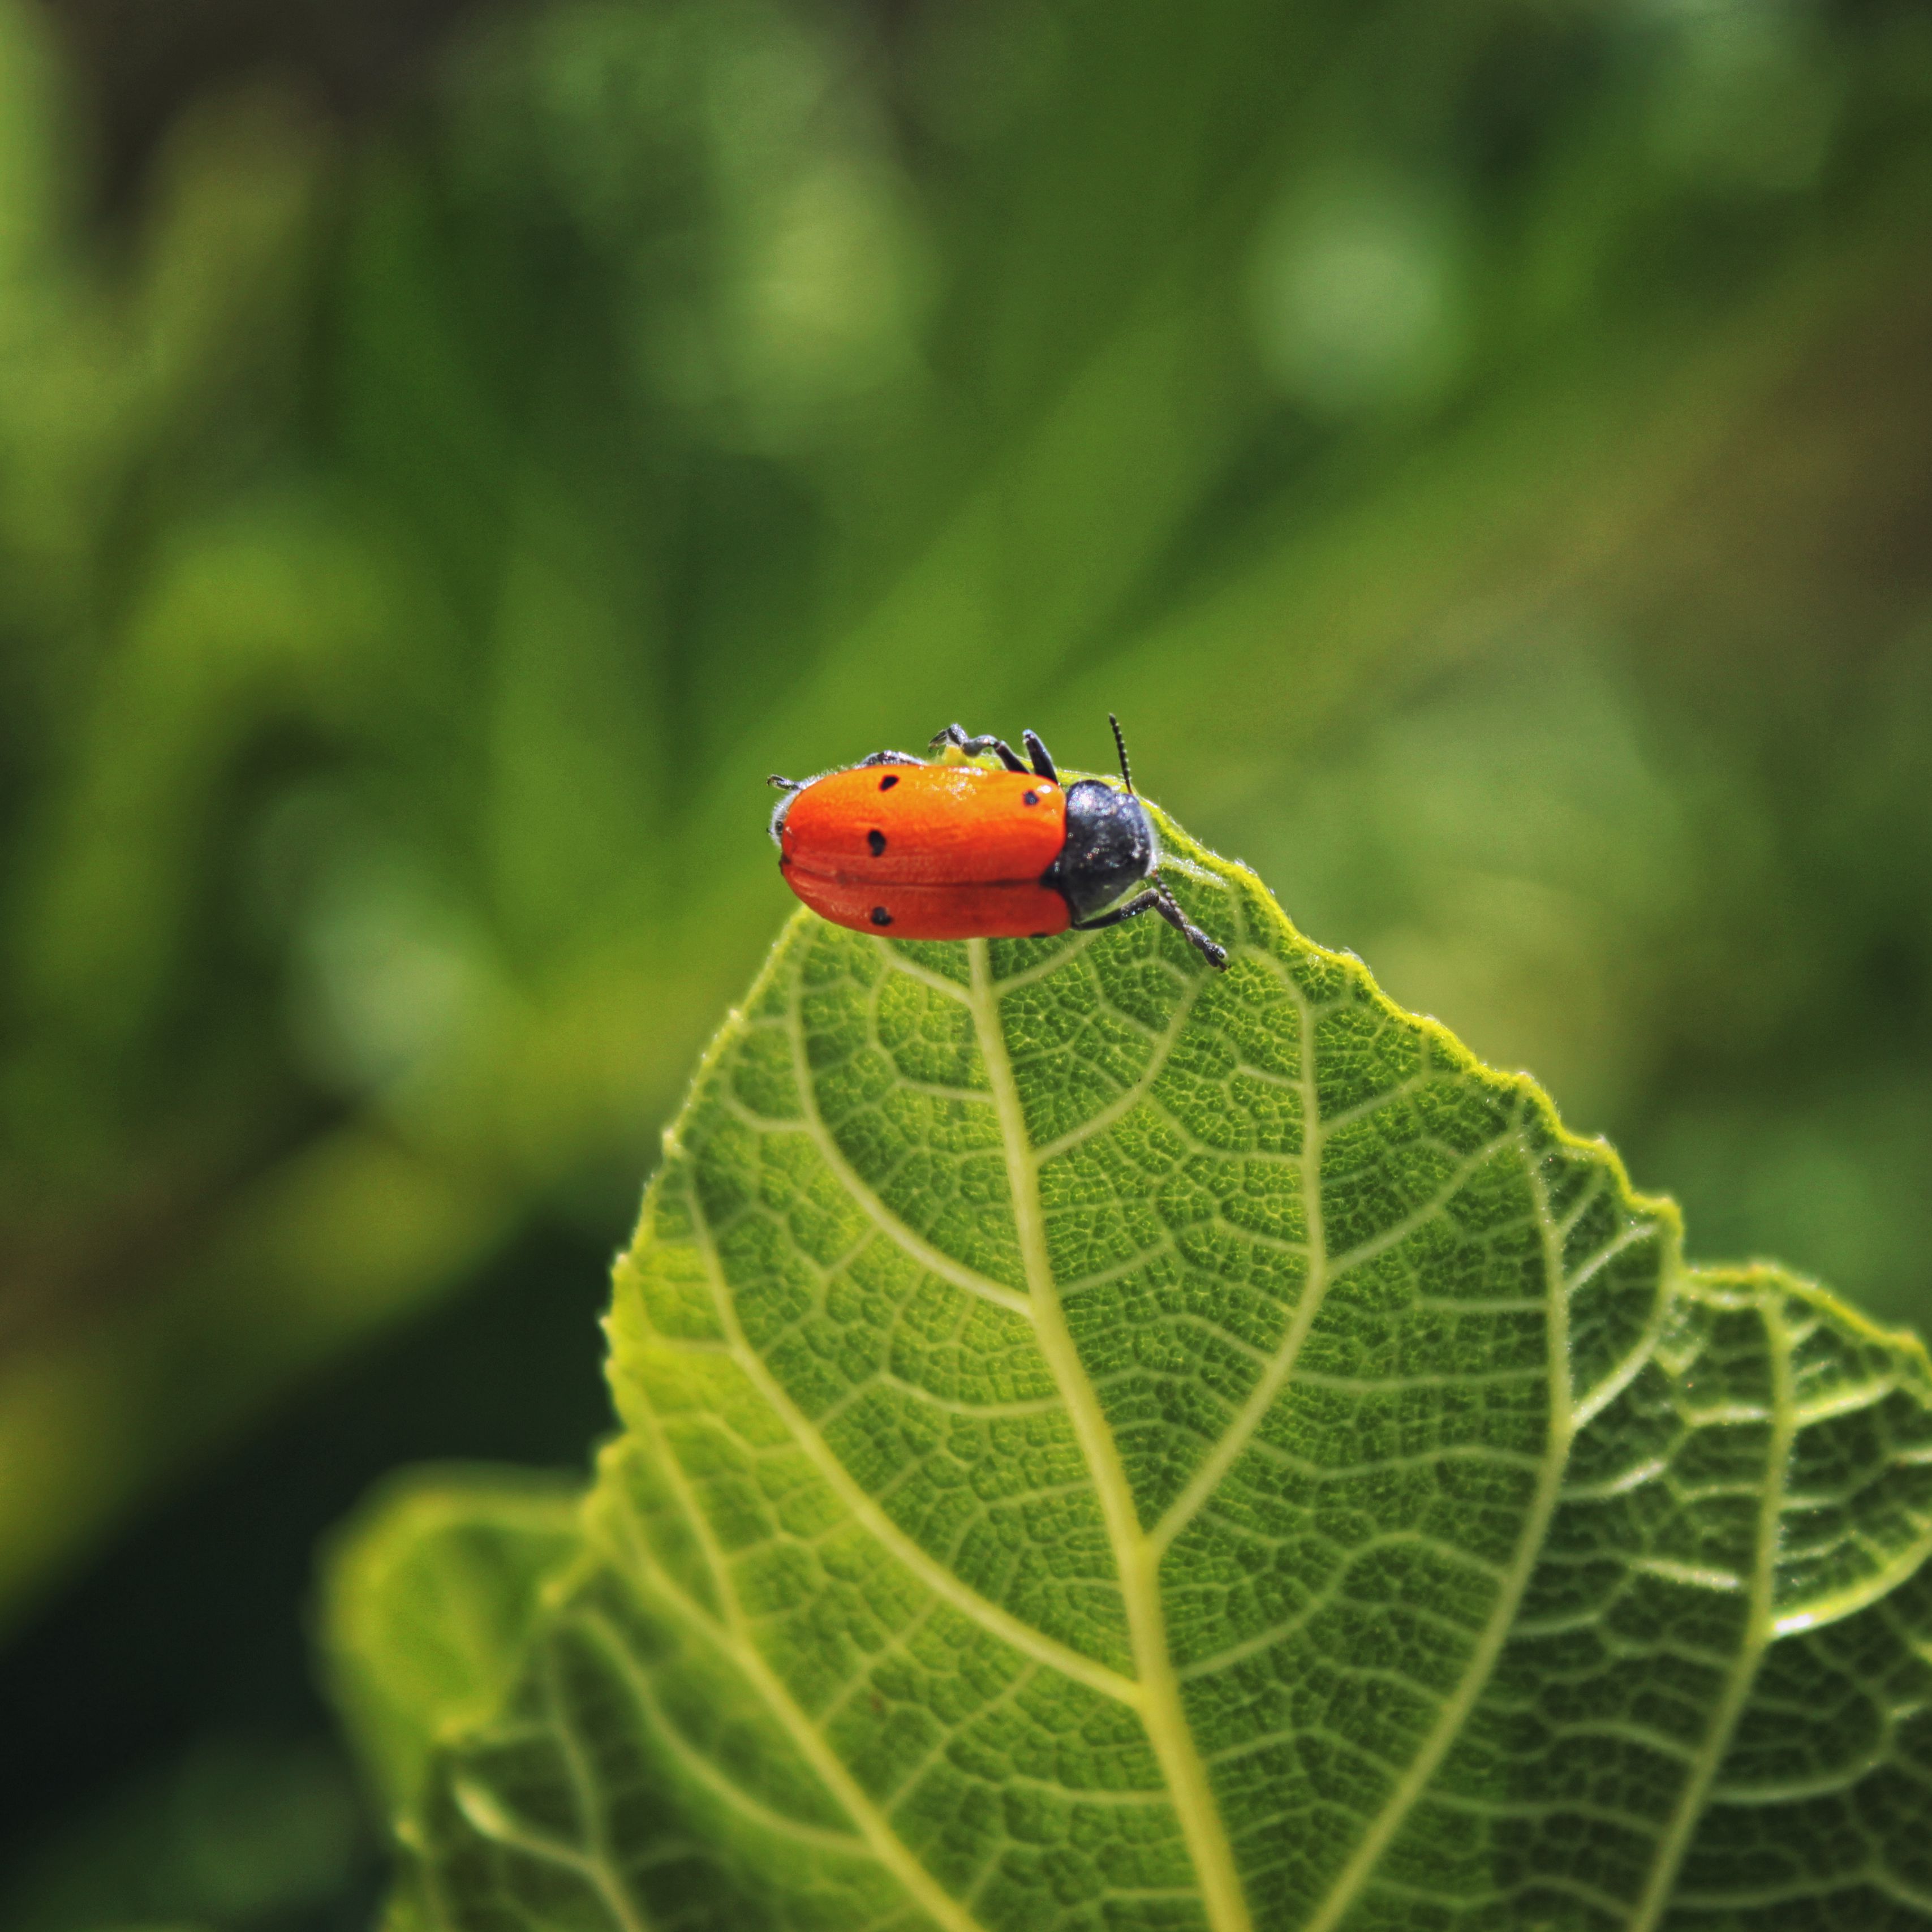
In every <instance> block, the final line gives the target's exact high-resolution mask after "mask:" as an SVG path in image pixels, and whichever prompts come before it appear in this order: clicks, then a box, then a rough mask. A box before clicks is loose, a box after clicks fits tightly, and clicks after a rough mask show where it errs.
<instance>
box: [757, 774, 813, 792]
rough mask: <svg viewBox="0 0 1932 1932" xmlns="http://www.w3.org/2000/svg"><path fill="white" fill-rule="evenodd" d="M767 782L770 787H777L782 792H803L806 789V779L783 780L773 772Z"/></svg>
mask: <svg viewBox="0 0 1932 1932" xmlns="http://www.w3.org/2000/svg"><path fill="white" fill-rule="evenodd" d="M765 782H766V784H768V785H776V786H777V787H778V790H780V791H802V790H804V789H805V781H804V779H802V778H781V777H780V776H779V775H778V773H777V772H772V775H771V776H770V777H769V778H766V781H765Z"/></svg>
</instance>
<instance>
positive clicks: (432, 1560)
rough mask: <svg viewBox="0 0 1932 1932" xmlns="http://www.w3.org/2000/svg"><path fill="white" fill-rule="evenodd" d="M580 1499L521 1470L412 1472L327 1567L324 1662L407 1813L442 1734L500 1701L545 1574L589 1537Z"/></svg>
mask: <svg viewBox="0 0 1932 1932" xmlns="http://www.w3.org/2000/svg"><path fill="white" fill-rule="evenodd" d="M580 1514H581V1497H580V1493H579V1491H578V1490H577V1489H576V1488H575V1487H574V1486H571V1485H569V1484H565V1483H564V1482H562V1481H559V1480H557V1479H555V1478H543V1477H540V1476H536V1475H529V1474H526V1473H525V1472H522V1471H520V1470H514V1469H512V1470H490V1469H449V1470H445V1469H423V1470H418V1471H413V1472H410V1473H408V1474H407V1475H404V1476H403V1477H401V1478H398V1480H396V1481H394V1482H392V1483H389V1484H386V1485H385V1486H384V1487H383V1488H381V1489H380V1490H377V1493H375V1495H374V1496H372V1497H371V1498H370V1499H369V1500H368V1502H365V1504H364V1505H362V1508H361V1509H360V1510H359V1511H358V1512H357V1513H356V1515H355V1516H354V1517H352V1518H351V1519H350V1522H349V1523H348V1524H347V1526H345V1528H344V1531H343V1532H342V1533H341V1535H340V1536H339V1537H338V1539H337V1544H336V1547H335V1550H334V1551H333V1552H332V1559H331V1560H330V1561H329V1563H328V1564H327V1565H326V1568H325V1572H324V1574H325V1579H326V1588H325V1594H324V1598H323V1636H324V1643H325V1657H324V1667H325V1669H326V1672H327V1673H328V1676H329V1681H330V1688H331V1689H332V1691H333V1693H334V1694H335V1699H336V1701H337V1703H338V1704H340V1705H341V1706H342V1707H343V1709H344V1710H345V1711H346V1712H347V1713H348V1714H349V1715H350V1718H351V1721H352V1728H353V1731H354V1733H355V1734H356V1738H357V1740H358V1742H359V1743H360V1744H361V1745H362V1748H363V1754H364V1757H365V1763H366V1764H367V1766H368V1770H369V1772H370V1774H371V1778H372V1779H373V1781H374V1783H375V1784H376V1785H377V1788H378V1789H379V1790H380V1791H381V1792H382V1793H383V1796H384V1798H385V1799H386V1801H387V1802H389V1805H391V1806H392V1807H393V1808H396V1809H398V1810H400V1809H401V1808H404V1807H405V1806H407V1805H409V1804H410V1803H411V1802H413V1800H414V1799H415V1798H416V1795H417V1793H418V1792H419V1789H420V1788H421V1786H422V1778H423V1774H424V1771H425V1768H426V1766H427V1765H428V1762H429V1758H430V1754H431V1751H432V1749H433V1748H434V1745H435V1743H436V1742H437V1739H438V1738H439V1737H442V1736H460V1734H461V1733H463V1731H465V1730H469V1729H470V1728H472V1727H474V1726H475V1724H477V1723H478V1721H481V1720H483V1719H485V1718H488V1717H490V1715H492V1714H493V1712H494V1711H495V1709H496V1706H497V1705H498V1703H499V1702H500V1701H501V1700H502V1695H503V1694H504V1692H505V1691H507V1690H508V1688H509V1686H510V1684H511V1680H512V1679H513V1678H514V1676H515V1674H516V1672H517V1667H518V1666H519V1664H520V1662H521V1661H522V1655H523V1646H524V1643H525V1642H526V1639H527V1638H528V1637H529V1633H530V1629H531V1626H532V1624H533V1623H534V1622H535V1619H536V1616H537V1614H538V1606H539V1604H540V1602H541V1592H542V1589H543V1586H544V1583H545V1581H546V1580H547V1579H548V1578H549V1577H550V1576H552V1575H553V1574H555V1573H556V1572H557V1571H559V1570H561V1569H562V1568H564V1566H565V1565H567V1564H568V1562H570V1561H571V1559H572V1558H573V1557H574V1556H576V1555H577V1552H578V1550H579V1549H580V1547H581V1544H582V1536H581V1534H580V1526H579V1517H580Z"/></svg>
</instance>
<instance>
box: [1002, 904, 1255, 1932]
mask: <svg viewBox="0 0 1932 1932" xmlns="http://www.w3.org/2000/svg"><path fill="white" fill-rule="evenodd" d="M967 952H968V958H969V961H970V965H971V987H970V989H969V991H968V1005H969V1007H970V1008H971V1012H972V1015H973V1023H974V1030H975V1031H976V1033H977V1035H978V1038H979V1046H980V1057H981V1059H982V1061H983V1063H984V1064H985V1066H986V1073H987V1079H988V1081H989V1085H991V1087H992V1096H993V1106H994V1109H995V1115H996V1116H997V1118H998V1121H999V1126H1000V1139H1001V1145H1002V1148H1003V1149H1004V1153H1005V1156H1006V1163H1007V1181H1008V1184H1009V1186H1010V1188H1011V1190H1012V1193H1013V1217H1014V1221H1015V1224H1016V1229H1017V1231H1018V1234H1019V1249H1020V1256H1021V1261H1022V1265H1023V1266H1024V1268H1025V1271H1026V1277H1027V1287H1028V1298H1029V1300H1030V1301H1031V1303H1032V1304H1033V1309H1034V1331H1035V1333H1036V1334H1037V1336H1038V1337H1039V1341H1040V1352H1041V1354H1042V1355H1043V1356H1044V1357H1045V1358H1046V1364H1047V1367H1048V1368H1049V1370H1050V1371H1051V1373H1052V1376H1053V1379H1054V1381H1055V1384H1056V1385H1057V1386H1058V1388H1059V1390H1060V1392H1061V1399H1062V1400H1063V1401H1064V1403H1066V1405H1067V1415H1068V1417H1069V1418H1070V1420H1071V1421H1072V1423H1073V1431H1074V1435H1075V1437H1076V1439H1077V1440H1078V1442H1079V1445H1080V1448H1081V1453H1082V1456H1083V1457H1085V1460H1086V1463H1087V1467H1088V1474H1089V1475H1090V1476H1091V1478H1092V1481H1093V1484H1094V1495H1095V1496H1096V1498H1097V1499H1098V1501H1099V1503H1100V1513H1101V1517H1102V1519H1103V1522H1104V1523H1105V1524H1106V1531H1107V1540H1108V1542H1109V1545H1110V1547H1112V1552H1113V1556H1114V1564H1115V1571H1116V1574H1117V1575H1118V1579H1119V1583H1120V1590H1121V1604H1122V1607H1123V1608H1124V1610H1125V1612H1126V1614H1127V1634H1128V1640H1129V1643H1130V1647H1131V1649H1132V1651H1133V1659H1134V1668H1135V1673H1136V1678H1137V1679H1138V1681H1139V1685H1140V1688H1141V1706H1140V1715H1141V1721H1142V1724H1143V1726H1144V1727H1145V1729H1146V1731H1147V1734H1148V1742H1149V1743H1150V1744H1151V1745H1152V1746H1153V1748H1154V1757H1155V1759H1156V1760H1157V1762H1158V1763H1159V1764H1160V1769H1161V1773H1162V1775H1163V1778H1164V1779H1165V1780H1166V1784H1167V1788H1168V1796H1169V1801H1170V1802H1172V1805H1173V1806H1174V1810H1175V1817H1177V1819H1178V1820H1179V1822H1180V1825H1181V1835H1182V1838H1183V1839H1184V1841H1185V1842H1186V1843H1187V1850H1188V1855H1189V1856H1190V1858H1191V1859H1192V1860H1193V1864H1194V1871H1195V1876H1196V1879H1197V1881H1198V1882H1199V1885H1200V1888H1201V1900H1202V1906H1203V1908H1204V1909H1205V1912H1206V1913H1207V1916H1208V1925H1209V1927H1210V1928H1211V1932H1252V1927H1253V1920H1252V1918H1250V1915H1249V1912H1248V1906H1247V1898H1246V1897H1245V1896H1244V1894H1243V1891H1242V1889H1241V1879H1240V1876H1239V1874H1238V1873H1237V1871H1236V1870H1235V1858H1234V1848H1233V1846H1232V1845H1231V1844H1230V1843H1229V1840H1228V1834H1227V1830H1226V1827H1225V1826H1224V1825H1223V1823H1222V1821H1221V1816H1220V1810H1219V1808H1217V1805H1215V1802H1214V1793H1213V1792H1212V1790H1211V1789H1210V1787H1209V1785H1208V1773H1207V1768H1206V1766H1205V1765H1204V1764H1203V1763H1202V1760H1201V1754H1200V1752H1199V1750H1198V1748H1196V1744H1195V1742H1194V1734H1193V1730H1192V1729H1191V1728H1190V1726H1189V1724H1188V1722H1187V1713H1186V1712H1185V1710H1184V1709H1183V1707H1182V1705H1181V1685H1180V1681H1179V1679H1178V1676H1177V1674H1176V1673H1175V1667H1174V1659H1173V1655H1172V1652H1171V1651H1170V1649H1169V1646H1168V1640H1167V1613H1166V1607H1165V1606H1164V1605H1163V1604H1162V1602H1161V1598H1160V1550H1158V1549H1157V1548H1156V1547H1155V1545H1154V1541H1153V1540H1152V1539H1151V1538H1150V1537H1149V1536H1148V1535H1147V1534H1146V1532H1144V1531H1143V1530H1142V1528H1141V1524H1140V1517H1139V1511H1137V1510H1136V1508H1135V1506H1134V1500H1133V1491H1132V1490H1131V1489H1130V1487H1129V1485H1128V1482H1127V1472H1126V1469H1124V1466H1122V1463H1121V1457H1120V1451H1119V1448H1118V1445H1117V1444H1116V1443H1115V1440H1114V1434H1113V1430H1112V1427H1110V1425H1109V1423H1108V1421H1107V1419H1106V1415H1105V1414H1104V1413H1103V1412H1102V1409H1101V1407H1100V1399H1099V1397H1098V1396H1097V1394H1095V1392H1094V1386H1093V1384H1092V1382H1091V1381H1090V1380H1089V1379H1088V1376H1087V1373H1086V1370H1085V1367H1083V1366H1082V1363H1081V1361H1080V1356H1079V1350H1078V1349H1077V1348H1076V1346H1075V1345H1074V1341H1073V1333H1072V1331H1070V1329H1069V1328H1068V1327H1067V1316H1066V1311H1065V1310H1064V1308H1063V1307H1061V1300H1060V1286H1059V1283H1058V1280H1057V1279H1056V1277H1055V1274H1054V1272H1053V1267H1052V1261H1051V1259H1050V1258H1049V1255H1048V1253H1047V1247H1046V1225H1045V1220H1044V1217H1043V1214H1042V1212H1041V1208H1040V1169H1039V1163H1038V1160H1037V1157H1036V1156H1035V1154H1034V1150H1033V1145H1032V1142H1031V1138H1030V1136H1028V1132H1027V1126H1026V1116H1025V1110H1024V1109H1022V1106H1021V1104H1020V1097H1019V1088H1018V1086H1017V1085H1016V1083H1015V1082H1014V1079H1013V1061H1012V1058H1011V1056H1010V1055H1009V1053H1008V1052H1007V1040H1006V1032H1005V1029H1004V1027H1003V1026H1002V1025H1001V1022H1000V1014H999V995H998V990H997V989H996V988H995V984H994V982H993V979H992V968H991V965H990V962H989V959H988V956H987V947H986V941H984V940H983V939H976V940H971V941H968V945H967Z"/></svg>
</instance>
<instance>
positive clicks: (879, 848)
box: [865, 826, 886, 859]
mask: <svg viewBox="0 0 1932 1932" xmlns="http://www.w3.org/2000/svg"><path fill="white" fill-rule="evenodd" d="M865 843H866V844H868V845H869V846H871V848H872V856H873V857H874V858H875V859H876V858H877V856H879V854H880V853H881V852H883V850H885V849H886V835H885V834H884V833H883V832H881V831H880V830H879V829H877V826H874V828H873V829H872V830H871V831H870V832H867V833H866V834H865Z"/></svg>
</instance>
